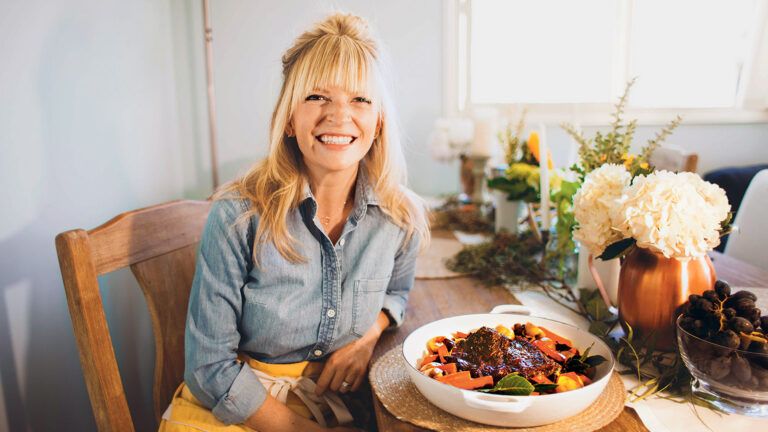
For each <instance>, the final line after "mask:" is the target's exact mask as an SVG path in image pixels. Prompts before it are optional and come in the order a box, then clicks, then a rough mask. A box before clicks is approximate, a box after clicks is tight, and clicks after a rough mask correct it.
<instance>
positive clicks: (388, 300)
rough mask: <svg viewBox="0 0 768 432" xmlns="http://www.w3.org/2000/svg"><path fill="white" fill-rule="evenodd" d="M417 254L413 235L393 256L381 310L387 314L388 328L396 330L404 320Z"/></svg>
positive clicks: (417, 248)
mask: <svg viewBox="0 0 768 432" xmlns="http://www.w3.org/2000/svg"><path fill="white" fill-rule="evenodd" d="M418 253H419V236H418V234H417V233H414V234H413V236H411V238H410V240H409V241H408V245H407V246H406V247H405V248H404V249H400V250H399V251H398V253H397V255H395V266H394V268H393V269H392V278H391V279H390V280H389V285H388V286H387V292H386V297H385V298H384V306H382V310H383V311H384V312H386V313H387V315H388V316H389V318H390V320H391V321H392V322H391V323H390V326H389V327H388V328H390V329H392V328H397V327H399V326H400V325H401V324H402V323H403V319H404V318H405V308H406V305H407V304H408V294H409V293H410V291H411V288H413V281H414V279H415V277H416V256H417V255H418Z"/></svg>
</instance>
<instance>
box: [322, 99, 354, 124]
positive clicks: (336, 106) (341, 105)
mask: <svg viewBox="0 0 768 432" xmlns="http://www.w3.org/2000/svg"><path fill="white" fill-rule="evenodd" d="M326 106H327V111H326V114H325V119H326V121H328V122H330V123H337V124H341V123H346V122H349V121H351V120H352V107H351V106H350V104H348V103H346V102H343V101H334V102H331V103H330V104H328V105H326Z"/></svg>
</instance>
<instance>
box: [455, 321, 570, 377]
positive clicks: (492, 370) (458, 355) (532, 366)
mask: <svg viewBox="0 0 768 432" xmlns="http://www.w3.org/2000/svg"><path fill="white" fill-rule="evenodd" d="M451 357H454V358H455V359H456V363H457V365H458V369H459V370H468V371H470V373H471V375H472V376H473V377H478V376H480V375H490V376H493V379H494V381H498V380H500V379H501V378H503V377H504V376H506V375H508V374H510V373H512V372H518V373H519V374H520V375H522V376H523V377H525V378H528V379H531V378H533V377H534V376H537V375H543V376H550V375H552V374H554V373H555V372H558V371H559V370H560V365H559V364H558V363H557V362H555V361H554V360H552V359H550V358H549V357H547V355H546V354H544V353H543V352H542V351H541V350H540V349H538V348H537V347H536V346H534V345H533V344H531V343H530V342H528V340H526V339H525V338H523V337H520V336H517V337H515V338H514V339H510V338H508V337H506V336H504V335H502V334H500V333H499V332H497V331H496V330H494V329H492V328H489V327H481V328H480V329H479V330H477V331H474V332H472V333H470V334H469V335H468V336H467V338H466V339H464V340H459V341H458V342H457V343H456V347H455V348H454V349H453V351H452V352H451Z"/></svg>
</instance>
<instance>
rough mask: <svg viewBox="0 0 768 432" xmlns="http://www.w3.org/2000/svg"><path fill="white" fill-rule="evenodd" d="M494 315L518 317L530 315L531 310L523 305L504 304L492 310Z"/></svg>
mask: <svg viewBox="0 0 768 432" xmlns="http://www.w3.org/2000/svg"><path fill="white" fill-rule="evenodd" d="M491 313H492V314H501V313H513V314H518V315H530V314H531V310H530V309H529V308H527V307H525V306H523V305H516V304H502V305H498V306H496V307H494V308H493V309H491Z"/></svg>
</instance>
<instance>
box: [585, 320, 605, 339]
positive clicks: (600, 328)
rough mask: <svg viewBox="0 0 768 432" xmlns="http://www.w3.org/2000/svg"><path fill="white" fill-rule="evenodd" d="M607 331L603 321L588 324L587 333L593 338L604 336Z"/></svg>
mask: <svg viewBox="0 0 768 432" xmlns="http://www.w3.org/2000/svg"><path fill="white" fill-rule="evenodd" d="M608 329H609V327H608V324H606V323H605V322H604V321H592V322H591V323H590V324H589V332H590V333H592V334H593V335H595V336H600V337H603V336H605V334H606V333H608Z"/></svg>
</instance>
